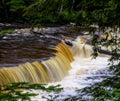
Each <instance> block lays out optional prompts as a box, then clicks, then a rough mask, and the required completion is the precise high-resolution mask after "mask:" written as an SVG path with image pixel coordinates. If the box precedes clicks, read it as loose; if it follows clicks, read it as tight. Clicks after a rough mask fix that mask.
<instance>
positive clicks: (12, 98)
mask: <svg viewBox="0 0 120 101" xmlns="http://www.w3.org/2000/svg"><path fill="white" fill-rule="evenodd" d="M30 89H35V90H43V91H46V92H59V91H61V90H63V88H61V87H60V85H56V86H48V87H47V85H45V84H30V83H28V82H18V83H11V84H8V85H4V86H1V87H0V99H2V100H0V101H6V100H8V101H18V100H20V99H21V100H22V101H23V100H27V101H31V100H30V98H31V97H32V96H37V95H38V94H35V93H30V92H29V91H28V90H30Z"/></svg>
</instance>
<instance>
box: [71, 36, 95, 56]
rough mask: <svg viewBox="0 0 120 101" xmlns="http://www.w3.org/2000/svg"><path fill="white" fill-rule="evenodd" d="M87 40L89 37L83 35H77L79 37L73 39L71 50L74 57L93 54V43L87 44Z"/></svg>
mask: <svg viewBox="0 0 120 101" xmlns="http://www.w3.org/2000/svg"><path fill="white" fill-rule="evenodd" d="M86 42H87V39H85V38H84V37H82V36H79V37H77V39H76V40H75V41H73V47H72V48H71V52H72V54H73V56H74V57H79V58H88V57H90V56H91V55H92V53H93V49H92V47H91V45H88V44H86Z"/></svg>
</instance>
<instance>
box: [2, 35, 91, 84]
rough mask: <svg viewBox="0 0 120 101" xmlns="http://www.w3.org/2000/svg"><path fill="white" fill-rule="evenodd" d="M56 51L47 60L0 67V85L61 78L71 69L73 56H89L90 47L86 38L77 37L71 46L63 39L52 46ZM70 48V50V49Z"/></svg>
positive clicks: (40, 81)
mask: <svg viewBox="0 0 120 101" xmlns="http://www.w3.org/2000/svg"><path fill="white" fill-rule="evenodd" d="M54 50H56V51H57V52H56V53H55V56H54V57H50V58H49V59H48V60H44V61H41V62H39V61H35V62H32V63H30V62H26V63H24V64H19V65H18V66H16V67H9V68H7V67H3V68H1V69H0V85H4V84H8V83H12V82H31V83H41V84H43V83H48V82H55V81H60V80H62V79H63V78H64V77H65V76H66V75H68V71H69V70H70V69H71V62H72V61H73V56H74V57H75V56H77V57H82V58H83V57H84V58H86V57H90V56H91V54H92V52H93V51H92V48H91V46H90V45H87V44H86V39H85V38H83V37H78V38H77V39H76V40H75V41H73V46H72V47H68V46H67V45H66V44H65V43H64V42H63V41H61V42H60V43H58V45H57V46H56V47H55V48H54ZM70 50H71V51H70Z"/></svg>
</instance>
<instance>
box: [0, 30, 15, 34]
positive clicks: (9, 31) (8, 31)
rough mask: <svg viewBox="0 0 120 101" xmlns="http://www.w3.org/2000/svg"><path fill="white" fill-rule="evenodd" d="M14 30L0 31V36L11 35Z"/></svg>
mask: <svg viewBox="0 0 120 101" xmlns="http://www.w3.org/2000/svg"><path fill="white" fill-rule="evenodd" d="M13 31H14V30H12V29H5V30H1V31H0V35H5V34H11V33H13Z"/></svg>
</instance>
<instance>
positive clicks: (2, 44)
mask: <svg viewBox="0 0 120 101" xmlns="http://www.w3.org/2000/svg"><path fill="white" fill-rule="evenodd" d="M58 42H60V41H59V40H58V39H55V37H50V36H44V35H39V34H31V35H29V36H23V35H14V34H13V35H9V36H6V37H5V38H3V39H2V40H0V67H4V66H5V67H6V66H9V67H10V66H15V65H18V64H22V63H25V62H32V61H35V60H38V61H41V60H45V59H48V58H49V57H50V56H53V55H54V53H55V50H52V48H53V47H54V46H56V44H57V43H58Z"/></svg>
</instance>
